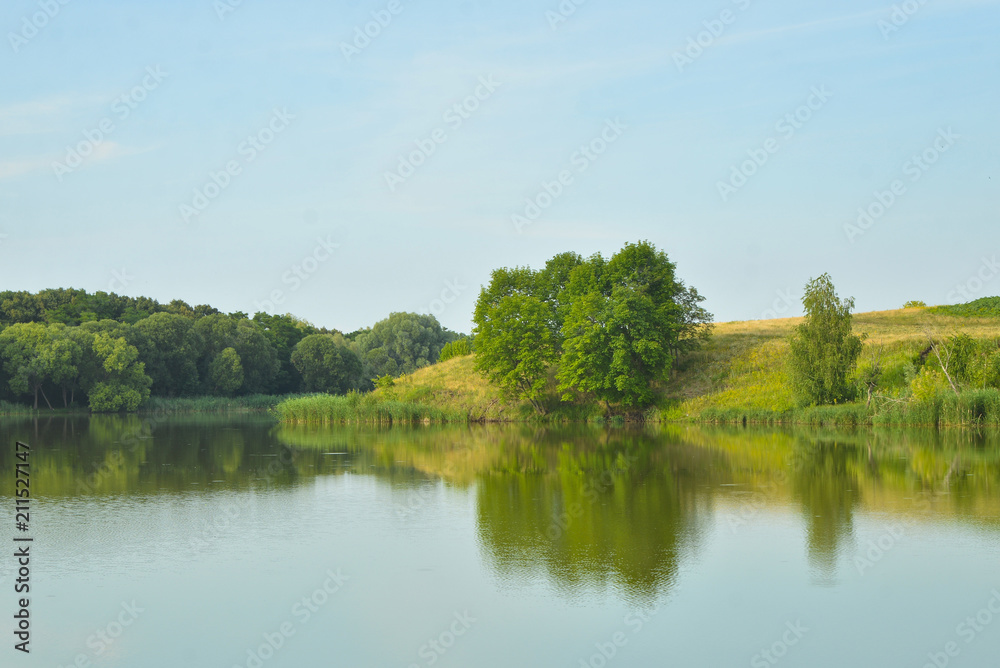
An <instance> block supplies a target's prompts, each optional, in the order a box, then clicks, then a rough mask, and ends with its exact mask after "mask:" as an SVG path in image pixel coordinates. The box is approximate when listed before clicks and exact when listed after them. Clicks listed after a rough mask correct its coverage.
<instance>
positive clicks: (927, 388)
mask: <svg viewBox="0 0 1000 668" xmlns="http://www.w3.org/2000/svg"><path fill="white" fill-rule="evenodd" d="M947 390H948V381H947V380H945V377H944V374H943V373H941V372H940V371H937V370H936V369H932V368H930V367H924V368H922V369H921V370H920V373H918V374H917V375H916V377H915V378H914V379H913V382H911V383H910V391H911V392H912V393H913V398H914V399H915V400H916V401H918V402H920V403H925V404H929V403H933V402H935V401H937V400H938V399H940V398H941V395H943V394H944V393H945V392H946V391H947Z"/></svg>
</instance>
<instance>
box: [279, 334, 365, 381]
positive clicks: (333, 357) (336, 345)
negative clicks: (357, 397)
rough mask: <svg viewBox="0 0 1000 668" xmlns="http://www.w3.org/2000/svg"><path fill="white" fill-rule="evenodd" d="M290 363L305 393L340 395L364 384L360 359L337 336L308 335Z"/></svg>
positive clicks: (298, 346) (299, 344)
mask: <svg viewBox="0 0 1000 668" xmlns="http://www.w3.org/2000/svg"><path fill="white" fill-rule="evenodd" d="M292 364H293V365H294V366H295V368H296V369H297V370H298V372H299V373H300V374H301V375H302V383H303V389H304V390H305V391H306V392H327V393H329V394H343V393H345V392H348V391H350V390H355V389H357V388H358V387H359V386H360V384H361V383H362V382H363V378H362V374H363V371H364V368H363V366H362V364H361V359H360V358H359V357H358V356H357V355H356V354H355V353H354V351H352V350H351V349H350V348H349V347H348V345H347V341H346V339H344V338H343V337H342V336H340V335H336V336H334V335H330V334H311V335H309V336H307V337H305V338H304V339H302V340H301V341H299V343H298V344H297V345H296V346H295V349H294V350H293V351H292Z"/></svg>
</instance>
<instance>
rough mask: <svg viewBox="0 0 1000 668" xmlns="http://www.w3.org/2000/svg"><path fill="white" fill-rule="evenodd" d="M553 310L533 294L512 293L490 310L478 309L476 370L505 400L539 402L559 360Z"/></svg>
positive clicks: (537, 408)
mask: <svg viewBox="0 0 1000 668" xmlns="http://www.w3.org/2000/svg"><path fill="white" fill-rule="evenodd" d="M551 313H552V312H551V309H550V308H549V307H548V306H546V305H545V304H544V303H543V302H542V301H541V300H540V299H538V298H537V297H534V296H531V295H525V294H511V295H509V296H505V297H502V298H500V299H499V300H498V301H497V302H496V304H495V305H494V306H492V307H491V308H488V307H484V308H482V309H480V308H479V307H477V309H476V340H477V341H478V342H479V345H478V348H479V350H478V352H477V354H476V370H477V371H479V372H480V373H482V374H483V375H484V376H486V378H488V379H489V381H490V382H491V383H493V384H494V385H496V386H497V387H498V388H500V391H501V393H502V395H503V396H504V397H505V398H518V399H526V400H527V401H529V402H531V404H532V405H533V406H534V407H535V409H536V410H537V411H539V412H544V409H543V406H542V403H541V401H540V398H541V395H542V393H543V392H544V390H545V383H546V380H547V377H548V376H547V374H548V367H549V365H550V364H552V363H554V362H555V361H556V360H557V359H558V357H557V351H556V343H555V341H554V336H553V333H552V330H551V328H550V327H549V317H550V316H551Z"/></svg>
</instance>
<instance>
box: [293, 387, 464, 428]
mask: <svg viewBox="0 0 1000 668" xmlns="http://www.w3.org/2000/svg"><path fill="white" fill-rule="evenodd" d="M274 414H275V415H276V416H277V417H278V419H279V420H281V421H282V422H288V423H319V424H413V423H418V422H467V421H468V419H469V418H468V413H465V412H463V411H458V410H444V409H441V408H435V407H432V406H426V405H424V404H418V403H412V402H406V401H398V400H395V399H387V398H383V397H381V396H378V395H375V394H371V393H368V394H361V393H359V392H351V393H349V394H345V395H342V396H332V395H329V394H313V395H309V396H305V397H297V398H293V399H286V400H285V401H282V402H281V403H279V404H278V405H277V406H276V407H275V409H274Z"/></svg>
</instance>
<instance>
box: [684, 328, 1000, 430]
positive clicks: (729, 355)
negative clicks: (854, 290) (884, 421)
mask: <svg viewBox="0 0 1000 668" xmlns="http://www.w3.org/2000/svg"><path fill="white" fill-rule="evenodd" d="M802 320H803V319H802V318H783V319H775V320H751V321H744V322H725V323H719V324H717V325H716V327H715V331H714V333H713V336H712V338H711V339H710V341H709V343H708V344H707V345H706V346H705V347H704V349H703V350H702V351H700V352H699V353H697V354H695V355H692V356H691V357H689V358H688V359H686V360H684V361H683V362H682V364H681V365H680V366H679V368H678V369H677V371H676V372H675V374H674V377H673V378H672V379H671V382H670V383H669V385H668V387H667V391H666V395H667V397H670V398H673V399H675V400H677V401H678V405H677V406H675V407H674V408H673V409H671V410H670V411H668V415H670V416H671V417H675V418H683V417H693V418H697V417H699V416H700V415H701V414H702V413H703V412H704V411H706V410H707V409H729V408H745V409H759V410H769V411H785V410H789V409H791V408H792V407H793V406H794V400H793V397H792V392H791V384H790V382H789V376H788V371H787V361H788V357H789V354H790V353H789V347H788V337H789V336H790V335H791V334H792V332H793V330H794V329H795V327H796V326H797V325H799V324H800V323H801V322H802ZM854 331H855V333H859V334H866V335H867V338H866V340H865V346H864V351H863V352H862V354H861V360H860V362H859V367H860V368H864V366H865V365H871V364H872V362H873V361H874V360H875V358H876V357H877V356H880V357H881V363H882V367H883V369H884V373H883V385H884V387H885V388H886V389H887V390H888V391H890V392H891V391H893V390H898V391H902V390H903V389H904V388H905V387H906V386H908V384H909V378H910V377H909V374H910V373H912V372H911V371H910V369H911V368H912V362H913V360H914V358H917V357H919V356H920V355H921V354H922V353H924V351H926V350H927V348H928V339H927V334H928V333H930V334H931V335H932V336H934V337H935V338H937V339H941V338H945V337H948V336H951V335H953V334H958V333H961V332H964V333H966V334H968V335H969V336H972V337H973V338H1000V318H998V317H964V316H956V315H951V314H949V313H947V312H941V310H938V309H926V308H909V309H900V310H895V311H873V312H870V313H857V314H855V315H854Z"/></svg>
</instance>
